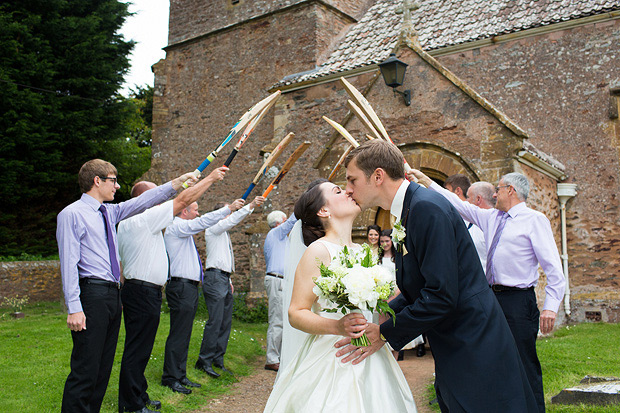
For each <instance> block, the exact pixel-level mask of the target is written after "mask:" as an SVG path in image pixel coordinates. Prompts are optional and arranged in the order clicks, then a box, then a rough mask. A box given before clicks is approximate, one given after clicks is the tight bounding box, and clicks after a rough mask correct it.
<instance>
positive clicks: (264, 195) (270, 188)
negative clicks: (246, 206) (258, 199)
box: [263, 184, 275, 198]
mask: <svg viewBox="0 0 620 413" xmlns="http://www.w3.org/2000/svg"><path fill="white" fill-rule="evenodd" d="M274 187H275V186H274V185H273V184H271V185H269V186H268V187H267V189H265V192H263V198H267V195H269V193H270V192H271V191H272V190H273V188H274Z"/></svg>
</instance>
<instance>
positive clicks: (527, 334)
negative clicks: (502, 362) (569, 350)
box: [495, 289, 545, 413]
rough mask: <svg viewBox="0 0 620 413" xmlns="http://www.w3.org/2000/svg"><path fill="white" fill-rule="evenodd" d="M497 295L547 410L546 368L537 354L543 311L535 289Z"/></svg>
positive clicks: (536, 394) (540, 405)
mask: <svg viewBox="0 0 620 413" xmlns="http://www.w3.org/2000/svg"><path fill="white" fill-rule="evenodd" d="M495 297H496V298H497V301H498V302H499V305H500V306H501V307H502V310H503V312H504V315H505V316H506V320H507V321H508V325H509V326H510V330H511V331H512V335H513V336H514V339H515V342H516V343H517V349H518V350H519V355H520V356H521V361H522V362H523V366H524V367H525V372H526V374H527V379H528V381H529V382H530V386H531V387H532V391H533V392H534V397H536V403H537V404H538V408H539V411H540V412H541V413H544V411H545V394H544V392H543V381H542V369H541V367H540V361H539V360H538V354H537V353H536V337H537V335H538V328H539V325H540V311H539V310H538V305H537V303H536V293H535V292H534V290H533V289H529V290H523V291H502V292H496V293H495Z"/></svg>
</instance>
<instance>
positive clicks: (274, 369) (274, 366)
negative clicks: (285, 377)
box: [265, 363, 280, 371]
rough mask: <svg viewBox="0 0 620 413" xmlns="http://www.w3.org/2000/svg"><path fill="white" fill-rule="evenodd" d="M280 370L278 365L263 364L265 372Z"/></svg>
mask: <svg viewBox="0 0 620 413" xmlns="http://www.w3.org/2000/svg"><path fill="white" fill-rule="evenodd" d="M279 369H280V363H274V364H265V370H273V371H278V370H279Z"/></svg>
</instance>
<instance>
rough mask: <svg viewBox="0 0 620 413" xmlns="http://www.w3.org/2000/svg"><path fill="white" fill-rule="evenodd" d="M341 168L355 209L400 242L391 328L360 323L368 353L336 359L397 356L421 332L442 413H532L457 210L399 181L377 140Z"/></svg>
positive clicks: (392, 152) (390, 149)
mask: <svg viewBox="0 0 620 413" xmlns="http://www.w3.org/2000/svg"><path fill="white" fill-rule="evenodd" d="M345 165H346V167H347V189H346V190H347V193H348V194H349V195H350V196H351V197H352V198H353V199H354V200H355V201H356V202H357V203H358V204H359V205H360V207H361V208H370V207H373V206H379V207H381V208H383V209H385V210H389V211H390V212H391V213H392V215H394V216H395V217H396V219H397V220H399V221H400V222H401V223H402V226H403V228H404V229H405V238H404V240H403V242H402V243H401V244H399V245H398V246H397V254H396V282H397V284H398V287H399V289H400V291H401V295H400V296H398V297H397V298H396V299H394V300H392V302H391V303H390V306H391V307H392V309H393V310H394V311H395V312H396V325H394V323H393V321H392V319H390V320H388V321H386V322H384V323H383V324H381V326H378V325H376V324H372V323H368V327H367V328H366V334H367V336H368V338H369V339H370V341H371V342H372V344H371V346H369V347H366V348H356V347H354V346H352V345H348V346H346V347H345V348H343V349H341V350H339V351H338V353H337V354H336V355H337V356H342V355H345V354H347V357H345V358H344V359H343V362H347V361H350V360H353V363H354V364H357V363H360V362H362V361H363V360H364V359H365V358H366V357H368V356H369V355H370V354H372V353H374V352H375V351H377V350H379V349H380V348H381V347H382V346H383V344H384V343H385V341H388V342H389V343H390V345H391V346H392V348H394V349H395V350H399V349H400V348H402V347H403V346H404V345H405V344H407V343H408V342H410V341H411V340H413V339H414V338H415V337H417V336H419V335H420V334H422V333H426V334H427V337H428V339H429V342H430V346H431V348H432V349H433V355H434V357H435V371H436V380H435V389H436V391H437V398H438V400H439V405H440V407H441V410H442V412H465V411H467V412H503V413H504V412H515V413H516V412H518V413H522V412H535V411H537V406H536V401H535V399H534V395H533V393H532V390H531V387H530V385H529V383H528V381H527V377H526V374H525V370H524V368H523V364H522V363H521V359H520V358H519V354H518V352H517V347H516V344H515V341H514V339H513V337H512V334H511V333H510V329H509V328H508V323H507V322H506V318H505V317H504V315H503V313H502V311H501V308H500V307H499V304H498V303H497V300H496V299H495V296H494V295H493V293H492V291H491V289H490V288H489V285H488V283H487V282H486V279H485V276H484V272H483V271H482V267H481V265H480V260H479V259H478V255H477V253H476V248H475V246H474V243H473V242H472V240H471V237H470V236H469V233H468V232H467V228H466V227H465V224H464V223H463V219H462V218H461V217H460V215H459V214H458V212H457V211H456V210H455V209H454V208H453V207H452V205H450V203H449V202H448V201H446V200H445V199H444V198H443V197H442V196H441V195H439V194H436V193H433V192H432V191H429V190H427V189H426V188H424V187H422V186H420V185H418V184H416V183H409V182H407V181H406V180H404V178H403V177H404V176H405V171H404V165H403V155H402V153H401V152H400V151H399V150H398V148H396V147H395V146H394V145H391V144H389V143H387V142H385V141H381V140H379V139H376V140H372V141H367V142H365V143H364V144H363V145H361V146H359V147H358V148H356V149H354V150H353V151H351V153H350V154H349V155H348V156H347V158H346V161H345ZM358 323H361V324H363V323H366V321H365V320H359V321H358ZM348 340H349V339H343V340H341V341H340V342H338V343H337V344H336V347H343V346H345V345H346V344H348Z"/></svg>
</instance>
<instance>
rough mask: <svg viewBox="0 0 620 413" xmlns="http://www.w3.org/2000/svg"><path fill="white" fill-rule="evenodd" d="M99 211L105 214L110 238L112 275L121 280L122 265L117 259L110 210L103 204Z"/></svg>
mask: <svg viewBox="0 0 620 413" xmlns="http://www.w3.org/2000/svg"><path fill="white" fill-rule="evenodd" d="M99 211H101V215H103V222H104V224H105V234H106V238H107V239H108V251H109V253H110V264H111V265H112V275H113V276H114V279H116V281H117V282H119V281H120V279H121V267H120V266H119V265H118V260H117V259H116V245H114V235H113V234H114V233H113V232H112V226H111V225H110V220H109V219H108V211H107V210H106V208H105V206H104V205H103V204H101V206H100V207H99Z"/></svg>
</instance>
